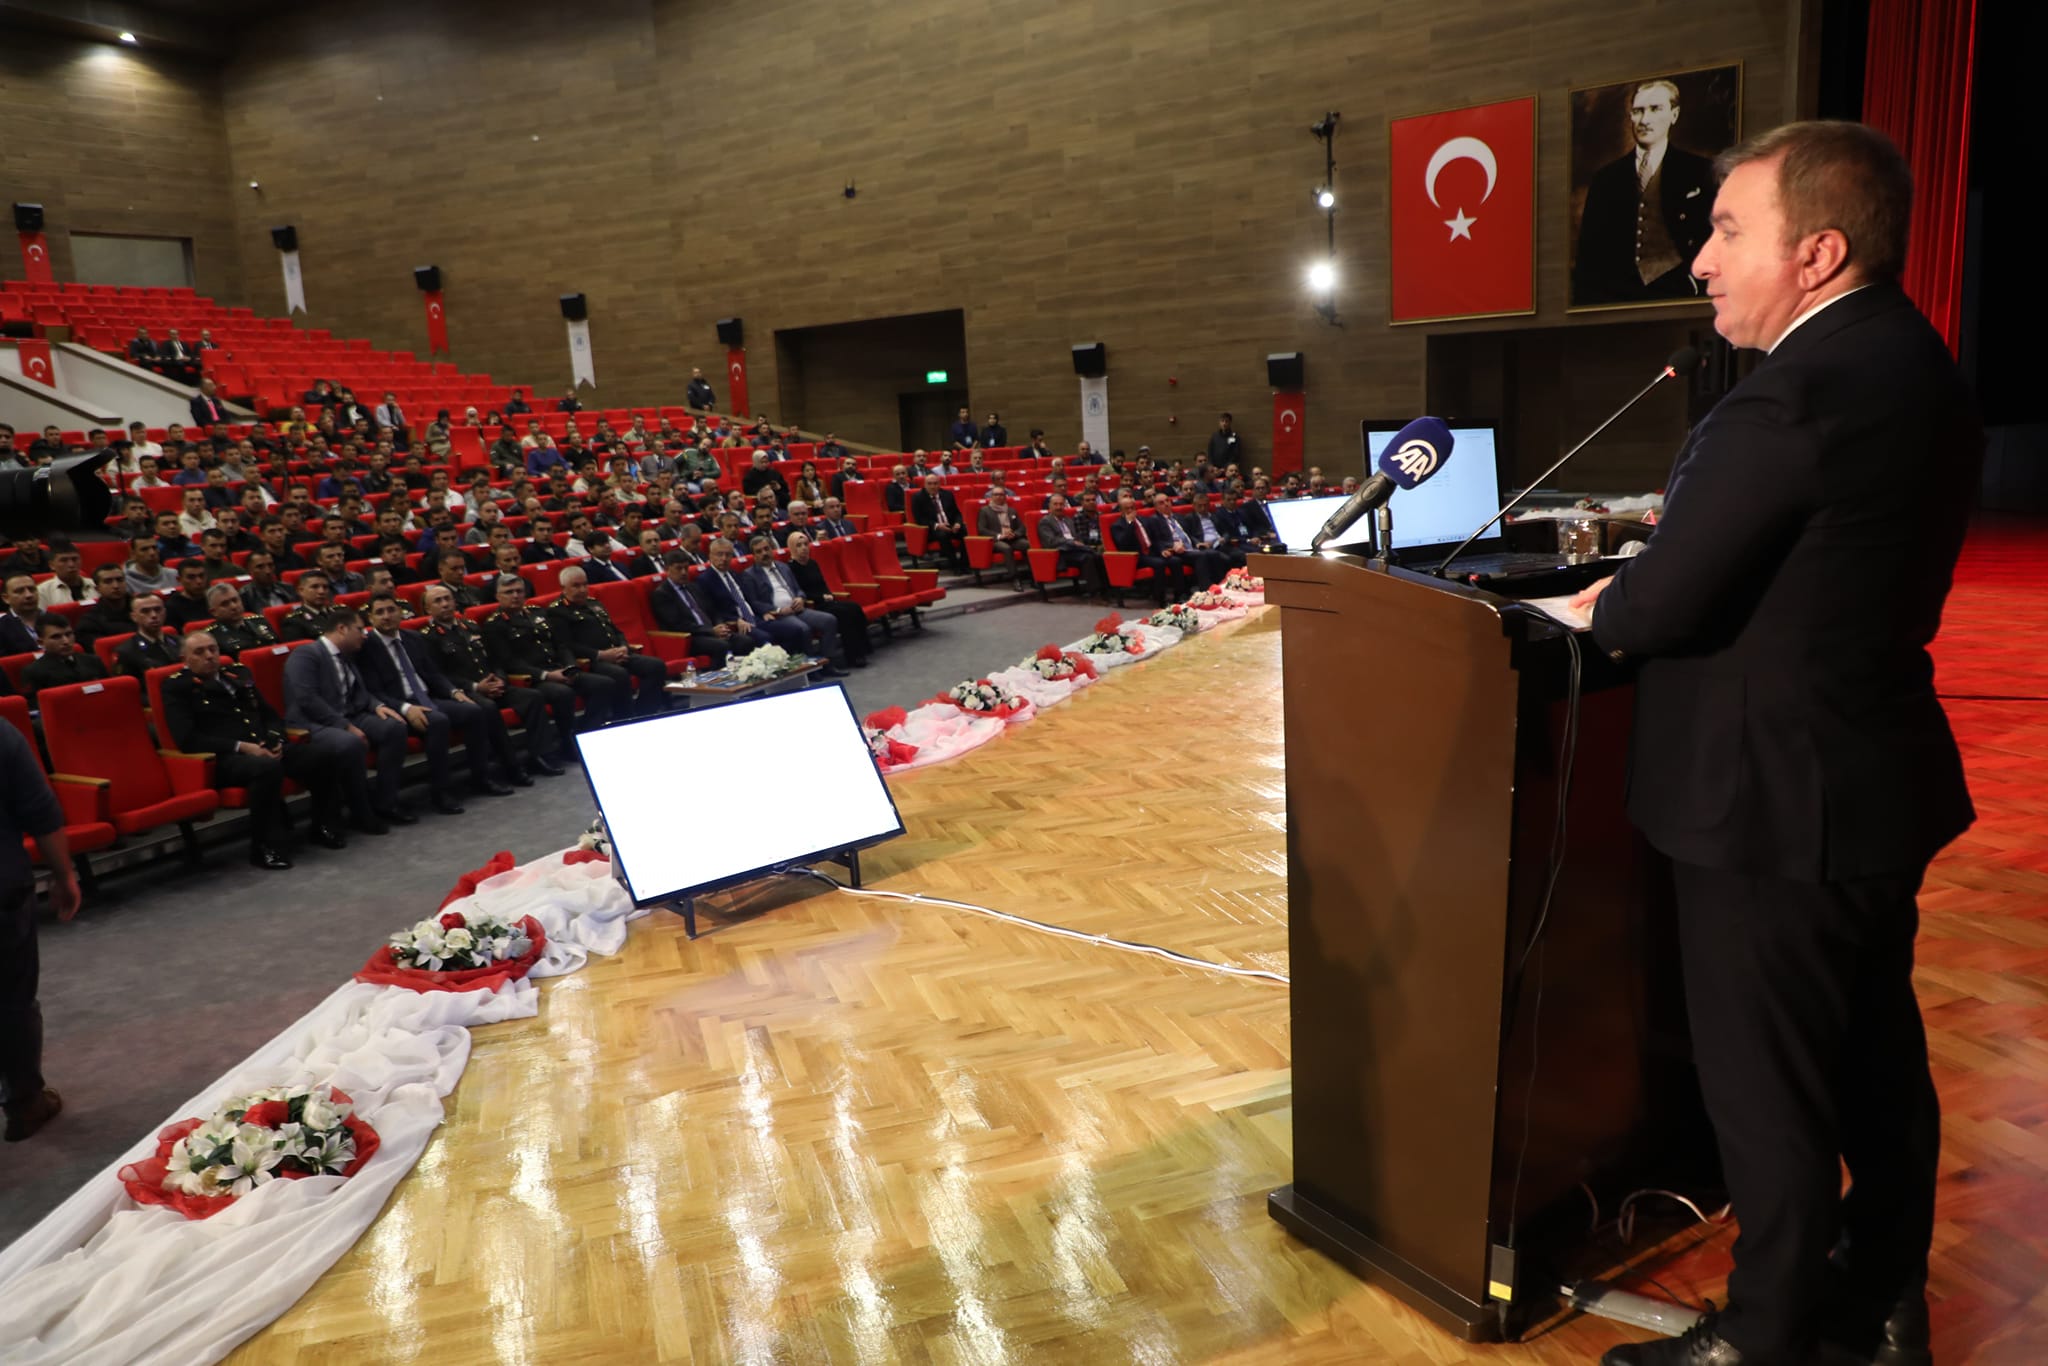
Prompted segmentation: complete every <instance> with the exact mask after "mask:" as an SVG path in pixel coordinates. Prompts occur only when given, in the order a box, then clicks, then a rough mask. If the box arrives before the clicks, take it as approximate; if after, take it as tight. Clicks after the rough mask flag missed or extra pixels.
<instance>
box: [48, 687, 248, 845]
mask: <svg viewBox="0 0 2048 1366" xmlns="http://www.w3.org/2000/svg"><path fill="white" fill-rule="evenodd" d="M37 701H38V702H39V703H40V705H41V710H42V713H43V734H44V737H45V738H46V739H47V740H48V742H49V745H50V765H51V768H52V770H53V771H54V772H56V773H62V774H66V775H76V776H77V777H80V778H83V779H88V780H100V781H103V782H104V783H105V784H106V797H107V811H108V813H109V819H111V820H112V821H113V824H114V828H115V829H116V830H118V831H120V832H121V833H122V834H124V835H134V834H139V833H141V832H143V831H145V830H154V829H156V828H157V827H158V826H162V825H172V824H175V825H177V826H178V828H179V830H180V831H181V832H182V833H183V834H184V836H185V843H186V847H187V848H188V849H190V850H193V851H194V852H196V850H197V842H196V839H195V836H194V834H193V831H192V822H193V821H198V820H204V819H206V818H207V817H208V816H211V815H212V814H213V813H214V811H215V810H217V809H218V808H219V806H220V796H219V794H217V793H216V792H214V790H213V788H212V786H211V784H210V781H209V780H210V778H211V774H210V772H209V770H210V769H211V767H212V765H210V764H208V763H205V762H203V761H201V760H199V759H196V758H194V757H192V756H190V755H182V754H178V753H176V752H175V751H171V750H160V749H158V748H157V747H156V745H154V744H153V743H152V742H151V740H150V735H149V726H148V723H147V722H146V721H145V720H144V719H143V715H142V685H141V684H140V683H138V682H136V681H135V680H134V679H132V678H126V677H123V678H110V679H107V680H105V681H104V682H99V683H72V684H69V685H67V686H65V687H61V688H48V689H45V690H44V691H43V693H42V694H41V696H40V697H39V698H38V699H37Z"/></svg>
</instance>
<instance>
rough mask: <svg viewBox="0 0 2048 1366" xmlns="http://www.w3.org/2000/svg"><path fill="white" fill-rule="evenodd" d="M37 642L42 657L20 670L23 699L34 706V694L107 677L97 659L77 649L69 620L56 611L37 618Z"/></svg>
mask: <svg viewBox="0 0 2048 1366" xmlns="http://www.w3.org/2000/svg"><path fill="white" fill-rule="evenodd" d="M36 637H37V643H38V644H40V645H41V646H42V647H43V654H42V658H40V659H34V660H31V661H29V664H28V667H27V668H25V669H23V670H22V671H21V692H22V696H24V697H26V698H27V699H28V700H29V704H30V705H31V706H33V705H34V704H35V700H36V694H37V693H39V692H41V691H42V690H43V689H44V688H61V687H63V686H64V685H65V684H67V683H88V682H91V681H92V680H94V679H97V678H105V677H106V676H107V666H106V665H104V664H102V663H100V661H99V657H98V656H96V655H94V654H92V653H91V652H89V651H86V650H81V649H79V648H78V641H77V640H76V639H75V638H74V637H73V636H72V634H71V619H70V618H69V617H66V616H62V615H60V614H58V613H56V612H45V613H43V614H42V615H41V616H39V617H37V618H36Z"/></svg>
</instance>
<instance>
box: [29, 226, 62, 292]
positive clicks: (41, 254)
mask: <svg viewBox="0 0 2048 1366" xmlns="http://www.w3.org/2000/svg"><path fill="white" fill-rule="evenodd" d="M21 278H22V279H24V280H26V281H28V282H29V283H30V284H32V285H46V284H49V283H50V282H51V281H53V280H54V279H56V276H54V275H52V274H50V239H49V238H47V237H45V236H43V235H42V234H41V233H40V232H25V233H22V234H21Z"/></svg>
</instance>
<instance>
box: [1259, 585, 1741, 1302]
mask: <svg viewBox="0 0 2048 1366" xmlns="http://www.w3.org/2000/svg"><path fill="white" fill-rule="evenodd" d="M1253 572H1255V573H1258V574H1261V575H1263V576H1264V578H1265V581H1266V599H1267V601H1268V602H1272V603H1276V604H1278V605H1279V607H1280V612H1281V615H1280V629H1281V658H1282V669H1283V673H1284V680H1283V683H1284V691H1285V714H1286V728H1287V880H1288V890H1287V896H1288V952H1289V958H1290V975H1291V977H1292V980H1293V991H1292V1025H1293V1078H1294V1181H1293V1183H1292V1184H1290V1185H1288V1186H1285V1187H1282V1188H1281V1189H1280V1190H1278V1191H1275V1192H1274V1193H1273V1194H1272V1195H1271V1196H1270V1197H1269V1200H1268V1208H1269V1211H1270V1212H1271V1214H1272V1215H1273V1217H1274V1218H1275V1219H1278V1220H1279V1221H1280V1222H1281V1223H1282V1224H1283V1225H1285V1226H1286V1227H1287V1228H1288V1230H1289V1231H1290V1232H1292V1233H1294V1234H1295V1235H1296V1236H1297V1237H1300V1238H1301V1239H1303V1240H1304V1241H1306V1242H1308V1243H1310V1244H1311V1245H1313V1246H1315V1247H1316V1248H1318V1249H1320V1250H1321V1251H1323V1252H1325V1253H1326V1254H1328V1255H1329V1256H1331V1257H1332V1258H1334V1259H1336V1260H1337V1261H1338V1262H1340V1263H1342V1264H1343V1265H1344V1266H1346V1267H1347V1268H1348V1269H1350V1270H1351V1271H1352V1272H1353V1273H1354V1274H1356V1275H1358V1276H1361V1277H1363V1278H1365V1279H1368V1280H1372V1281H1374V1282H1376V1283H1379V1284H1381V1285H1383V1286H1384V1287H1385V1288H1387V1289H1388V1290H1390V1291H1392V1292H1393V1293H1394V1294H1396V1295H1398V1296H1400V1297H1401V1298H1402V1299H1403V1300H1405V1301H1406V1302H1408V1303H1409V1304H1411V1305H1412V1306H1414V1307H1415V1308H1417V1309H1418V1310H1421V1311H1422V1312H1424V1313H1425V1314H1427V1315H1428V1316H1430V1317H1431V1318H1433V1319H1434V1320H1435V1321H1437V1322H1438V1323H1439V1324H1441V1325H1442V1326H1443V1327H1445V1328H1446V1329H1448V1330H1450V1331H1452V1332H1454V1333H1457V1334H1459V1335H1460V1336H1462V1337H1465V1338H1467V1339H1469V1340H1474V1341H1478V1340H1483V1339H1486V1338H1489V1337H1492V1336H1494V1335H1496V1333H1497V1332H1498V1331H1499V1330H1500V1328H1501V1327H1502V1326H1503V1325H1504V1324H1505V1323H1512V1322H1514V1321H1515V1319H1516V1316H1517V1306H1519V1305H1521V1304H1523V1303H1525V1302H1527V1301H1528V1300H1530V1299H1533V1298H1537V1297H1540V1296H1542V1295H1546V1294H1550V1293H1552V1292H1554V1291H1555V1290H1556V1287H1557V1280H1556V1275H1557V1273H1558V1268H1559V1267H1561V1266H1563V1265H1566V1264H1568V1263H1570V1262H1571V1261H1572V1249H1571V1248H1570V1247H1569V1246H1568V1244H1570V1243H1571V1242H1573V1241H1575V1240H1576V1241H1579V1242H1583V1240H1584V1236H1585V1230H1586V1228H1587V1224H1588V1216H1589V1214H1590V1212H1591V1208H1592V1207H1591V1205H1590V1203H1589V1200H1588V1195H1587V1194H1586V1193H1582V1192H1581V1191H1580V1189H1579V1187H1580V1185H1581V1183H1585V1184H1586V1185H1587V1187H1588V1190H1589V1191H1591V1192H1593V1193H1594V1194H1596V1195H1598V1197H1599V1198H1600V1199H1601V1200H1602V1201H1603V1204H1604V1207H1605V1209H1606V1210H1607V1211H1608V1212H1609V1213H1610V1214H1611V1212H1612V1211H1613V1208H1614V1201H1615V1199H1617V1198H1618V1196H1619V1194H1621V1193H1625V1192H1626V1191H1627V1190H1629V1189H1633V1188H1634V1187H1633V1186H1630V1185H1617V1184H1616V1183H1617V1182H1620V1181H1634V1182H1636V1183H1638V1184H1644V1185H1647V1184H1664V1183H1665V1182H1667V1181H1670V1182H1676V1181H1679V1180H1686V1181H1687V1182H1688V1184H1693V1185H1697V1183H1698V1180H1699V1178H1700V1176H1701V1174H1702V1171H1703V1170H1704V1173H1705V1175H1706V1176H1707V1177H1709V1178H1711V1176H1712V1175H1713V1170H1714V1169H1713V1165H1712V1159H1711V1136H1710V1133H1709V1131H1708V1130H1707V1129H1706V1127H1705V1125H1704V1121H1703V1120H1702V1119H1701V1114H1702V1112H1701V1110H1700V1107H1699V1101H1698V1091H1697V1082H1696V1080H1695V1078H1694V1076H1693V1073H1692V1070H1691V1064H1690V1061H1689V1048H1688V1044H1687V1039H1686V1031H1685V1016H1684V1000H1683V995H1682V992H1681V990H1680V988H1679V985H1678V975H1677V956H1676V943H1675V930H1674V928H1673V927H1672V925H1671V922H1670V914H1669V911H1670V900H1669V894H1668V890H1667V879H1666V875H1665V874H1664V872H1663V869H1662V866H1661V864H1660V863H1659V861H1658V859H1657V856H1656V855H1655V854H1654V853H1653V852H1652V851H1651V850H1650V849H1649V848H1648V846H1647V845H1645V844H1644V843H1643V842H1642V841H1641V839H1640V837H1639V836H1638V835H1637V834H1636V833H1635V831H1634V830H1633V829H1632V827H1630V825H1629V824H1628V821H1627V819H1626V816H1625V814H1624V811H1623V806H1622V800H1623V782H1624V763H1625V756H1626V751H1627V740H1628V729H1629V721H1630V707H1631V702H1632V698H1633V692H1634V689H1633V685H1632V684H1631V683H1630V682H1629V681H1628V679H1627V676H1626V675H1625V674H1624V673H1623V672H1622V671H1621V670H1619V669H1618V668H1616V667H1615V666H1614V665H1612V664H1610V662H1609V661H1608V660H1607V659H1606V657H1605V656H1604V655H1602V654H1601V653H1600V652H1599V651H1598V649H1597V648H1596V647H1595V646H1594V645H1593V643H1592V641H1591V640H1590V638H1588V637H1586V636H1584V635H1581V636H1580V637H1579V640H1578V644H1579V646H1580V654H1581V661H1582V665H1583V673H1582V687H1581V700H1580V710H1579V737H1578V744H1577V748H1576V755H1575V761H1574V768H1573V773H1572V784H1571V799H1570V803H1569V807H1568V811H1567V816H1568V827H1567V829H1568V839H1567V844H1566V856H1565V860H1564V863H1563V865H1562V871H1561V874H1560V876H1559V879H1558V883H1557V889H1556V892H1555V895H1554V897H1553V900H1552V905H1551V911H1550V916H1549V920H1548V922H1547V926H1546V928H1545V930H1544V933H1543V936H1542V938H1541V940H1540V941H1539V943H1540V947H1539V948H1538V949H1537V950H1536V951H1535V952H1534V953H1533V954H1531V955H1530V956H1529V958H1528V960H1527V970H1526V972H1524V973H1519V974H1518V972H1517V966H1518V963H1519V962H1520V961H1521V960H1522V957H1523V953H1524V950H1525V948H1526V946H1527V945H1529V943H1530V942H1531V934H1532V930H1533V929H1534V927H1535V921H1536V916H1537V912H1538V909H1539V907H1540V906H1541V904H1542V901H1543V895H1544V887H1545V883H1546V881H1547V879H1548V876H1549V871H1550V866H1551V850H1552V844H1553V829H1554V823H1555V818H1556V814H1557V810H1556V803H1557V795H1558V763H1559V756H1560V741H1561V739H1562V737H1563V734H1564V725H1565V717H1566V704H1567V698H1568V685H1569V680H1570V668H1571V650H1570V642H1569V641H1568V639H1567V637H1568V636H1569V635H1570V632H1568V631H1567V630H1566V629H1565V628H1563V627H1561V626H1558V625H1557V624H1556V623H1554V622H1551V621H1550V620H1549V619H1548V618H1547V617H1544V616H1542V615H1541V614H1540V613H1538V612H1535V611H1534V610H1533V609H1530V608H1526V607H1522V606H1520V605H1518V604H1516V603H1514V602H1513V601H1512V600H1510V599H1506V598H1502V597H1498V596H1495V595H1492V594H1489V593H1485V592H1481V591H1479V590H1477V589H1473V588H1468V587H1465V586H1462V585H1459V584H1454V583H1447V582H1444V581H1441V580H1438V579H1434V578H1430V577H1427V576H1424V575H1422V574H1418V573H1411V572H1407V571H1404V570H1401V569H1388V568H1385V567H1383V566H1380V565H1378V564H1377V563H1376V562H1368V561H1365V560H1362V559H1357V558H1353V557H1350V556H1324V555H1262V556H1258V557H1255V558H1254V561H1253ZM1546 591H1552V592H1555V591H1557V589H1556V588H1555V587H1554V586H1553V587H1551V588H1549V589H1547V590H1546ZM1539 984H1540V985H1539ZM1539 998H1540V1001H1541V1017H1540V1022H1539V1021H1538V1020H1537V1018H1536V1017H1537V1005H1538V1001H1539ZM1532 1058H1533V1060H1534V1061H1535V1062H1537V1063H1538V1064H1540V1065H1539V1066H1537V1068H1536V1070H1535V1072H1534V1075H1533V1081H1532V1073H1531V1065H1532ZM1525 1144H1526V1148H1525ZM1518 1156H1519V1159H1520V1161H1519V1165H1520V1180H1519V1190H1517V1165H1518ZM1703 1162H1704V1164H1705V1165H1704V1168H1702V1163H1703ZM1511 1225H1513V1226H1514V1236H1513V1244H1514V1246H1515V1249H1516V1250H1515V1252H1514V1253H1513V1254H1512V1255H1505V1254H1504V1249H1505V1247H1506V1246H1507V1245H1509V1243H1510V1226H1511ZM1579 1251H1580V1252H1581V1253H1583V1251H1584V1249H1583V1248H1580V1249H1579ZM1538 1268H1541V1270H1540V1271H1539V1270H1538Z"/></svg>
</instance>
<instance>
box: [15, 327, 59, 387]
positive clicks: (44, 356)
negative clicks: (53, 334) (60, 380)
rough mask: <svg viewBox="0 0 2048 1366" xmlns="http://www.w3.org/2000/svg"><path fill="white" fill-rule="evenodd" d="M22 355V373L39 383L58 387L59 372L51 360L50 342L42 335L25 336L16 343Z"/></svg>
mask: <svg viewBox="0 0 2048 1366" xmlns="http://www.w3.org/2000/svg"><path fill="white" fill-rule="evenodd" d="M14 346H15V350H16V352H17V353H18V354H19V355H20V356H21V373H22V374H23V375H24V376H25V377H27V378H29V379H32V380H34V381H35V382H36V383H38V384H47V385H49V386H50V387H51V388H52V389H54V388H56V387H57V372H56V370H55V369H54V368H53V367H52V363H51V361H50V343H49V342H47V341H45V340H43V339H42V338H41V337H23V338H21V339H20V340H19V341H17V342H15V344H14Z"/></svg>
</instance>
